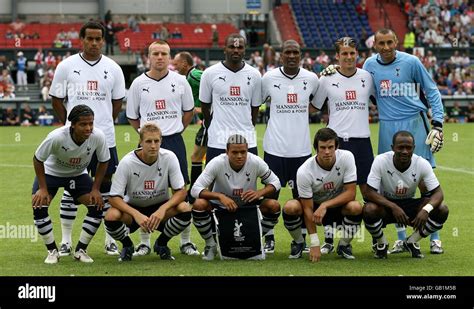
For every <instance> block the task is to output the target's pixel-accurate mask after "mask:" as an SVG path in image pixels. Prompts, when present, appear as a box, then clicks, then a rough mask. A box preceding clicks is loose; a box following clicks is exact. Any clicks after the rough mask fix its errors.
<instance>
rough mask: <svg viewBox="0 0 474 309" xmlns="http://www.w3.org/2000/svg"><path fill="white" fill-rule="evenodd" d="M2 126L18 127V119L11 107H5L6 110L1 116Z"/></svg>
mask: <svg viewBox="0 0 474 309" xmlns="http://www.w3.org/2000/svg"><path fill="white" fill-rule="evenodd" d="M3 125H4V126H19V125H20V118H19V117H18V116H17V115H16V113H15V111H14V110H13V108H12V107H7V110H6V111H5V113H4V114H3Z"/></svg>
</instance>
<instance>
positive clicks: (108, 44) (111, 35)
mask: <svg viewBox="0 0 474 309" xmlns="http://www.w3.org/2000/svg"><path fill="white" fill-rule="evenodd" d="M114 43H115V29H114V25H113V24H112V21H111V20H109V22H108V23H107V25H106V26H105V54H106V55H108V54H109V50H110V54H111V55H113V54H114Z"/></svg>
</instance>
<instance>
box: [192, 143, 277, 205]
mask: <svg viewBox="0 0 474 309" xmlns="http://www.w3.org/2000/svg"><path fill="white" fill-rule="evenodd" d="M258 177H260V178H261V179H262V182H263V183H264V184H265V185H267V184H271V185H273V186H274V187H275V189H276V190H277V191H278V190H280V188H281V185H280V180H279V179H278V177H277V176H276V175H275V174H274V173H273V172H272V171H271V170H270V168H269V167H268V164H267V163H265V161H263V160H262V159H261V158H260V157H258V156H256V155H254V154H252V153H250V152H249V153H248V154H247V161H246V162H245V165H244V166H243V167H242V169H241V170H240V171H238V172H236V171H234V170H233V169H232V167H231V166H230V163H229V158H228V157H227V154H221V155H219V156H217V157H216V158H214V159H212V160H211V162H209V163H208V164H207V165H206V168H205V169H204V171H203V172H202V174H201V175H199V177H198V179H197V180H196V182H195V183H194V185H193V187H192V189H191V195H192V196H193V197H195V198H198V197H199V194H200V193H201V191H202V190H204V189H206V188H208V187H209V186H210V185H211V184H212V183H213V182H215V183H214V187H213V189H212V191H213V192H220V193H223V194H225V195H227V196H228V197H230V198H231V199H233V200H234V201H235V202H236V203H237V205H243V204H244V202H243V201H242V199H241V194H242V193H243V192H245V191H247V190H257V178H258ZM213 202H215V203H216V204H219V205H221V206H222V207H224V206H223V205H222V204H221V203H220V202H219V201H217V200H215V201H213Z"/></svg>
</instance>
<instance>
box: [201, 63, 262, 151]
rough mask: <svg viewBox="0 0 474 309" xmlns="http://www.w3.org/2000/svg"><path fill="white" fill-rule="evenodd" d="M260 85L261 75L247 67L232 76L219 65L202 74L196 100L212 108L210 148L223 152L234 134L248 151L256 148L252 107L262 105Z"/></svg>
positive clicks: (231, 72) (209, 130)
mask: <svg viewBox="0 0 474 309" xmlns="http://www.w3.org/2000/svg"><path fill="white" fill-rule="evenodd" d="M261 84H262V81H261V76H260V73H259V72H258V71H257V69H255V68H253V67H251V66H250V65H248V64H245V65H244V67H243V68H242V69H240V70H238V71H236V72H234V71H232V70H230V69H228V68H227V67H226V66H225V65H224V63H223V62H219V63H217V64H215V65H213V66H211V67H210V68H208V69H206V70H205V71H204V73H203V74H202V76H201V85H200V87H199V100H200V101H201V102H203V103H208V104H212V122H211V125H210V126H209V128H208V134H209V137H208V142H207V145H208V146H209V147H213V148H218V149H226V143H227V139H228V138H229V136H231V135H233V134H240V135H242V136H244V137H245V138H246V139H247V143H248V145H249V148H253V147H257V136H256V132H255V127H254V126H253V124H252V107H258V106H260V105H261V104H262V102H261V101H262V97H261V93H262V89H261Z"/></svg>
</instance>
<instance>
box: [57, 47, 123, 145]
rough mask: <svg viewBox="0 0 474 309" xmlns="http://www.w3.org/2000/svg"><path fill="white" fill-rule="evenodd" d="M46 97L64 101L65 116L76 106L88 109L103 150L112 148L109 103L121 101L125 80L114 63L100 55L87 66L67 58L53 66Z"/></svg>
mask: <svg viewBox="0 0 474 309" xmlns="http://www.w3.org/2000/svg"><path fill="white" fill-rule="evenodd" d="M49 95H51V96H53V97H56V98H60V99H65V98H66V99H67V106H66V110H67V115H69V113H70V112H71V110H72V108H73V107H74V106H76V105H79V104H85V105H87V106H89V107H90V108H91V109H92V110H93V111H94V126H95V127H96V128H99V129H101V130H102V131H103V132H104V134H105V136H106V138H107V146H108V147H109V148H112V147H115V128H114V119H113V115H112V111H113V106H112V100H119V99H123V98H124V97H125V78H124V76H123V72H122V69H121V68H120V66H119V65H118V64H117V63H115V61H113V60H112V59H110V58H109V57H107V56H104V55H102V56H101V57H100V58H99V60H97V61H96V62H94V63H93V64H90V62H88V61H86V60H85V59H84V58H82V56H81V55H80V54H76V55H73V56H70V57H68V58H67V59H65V60H63V61H61V62H60V63H59V65H58V66H57V68H56V71H55V72H54V79H53V82H52V84H51V88H50V89H49ZM66 124H69V121H67V122H66Z"/></svg>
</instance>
